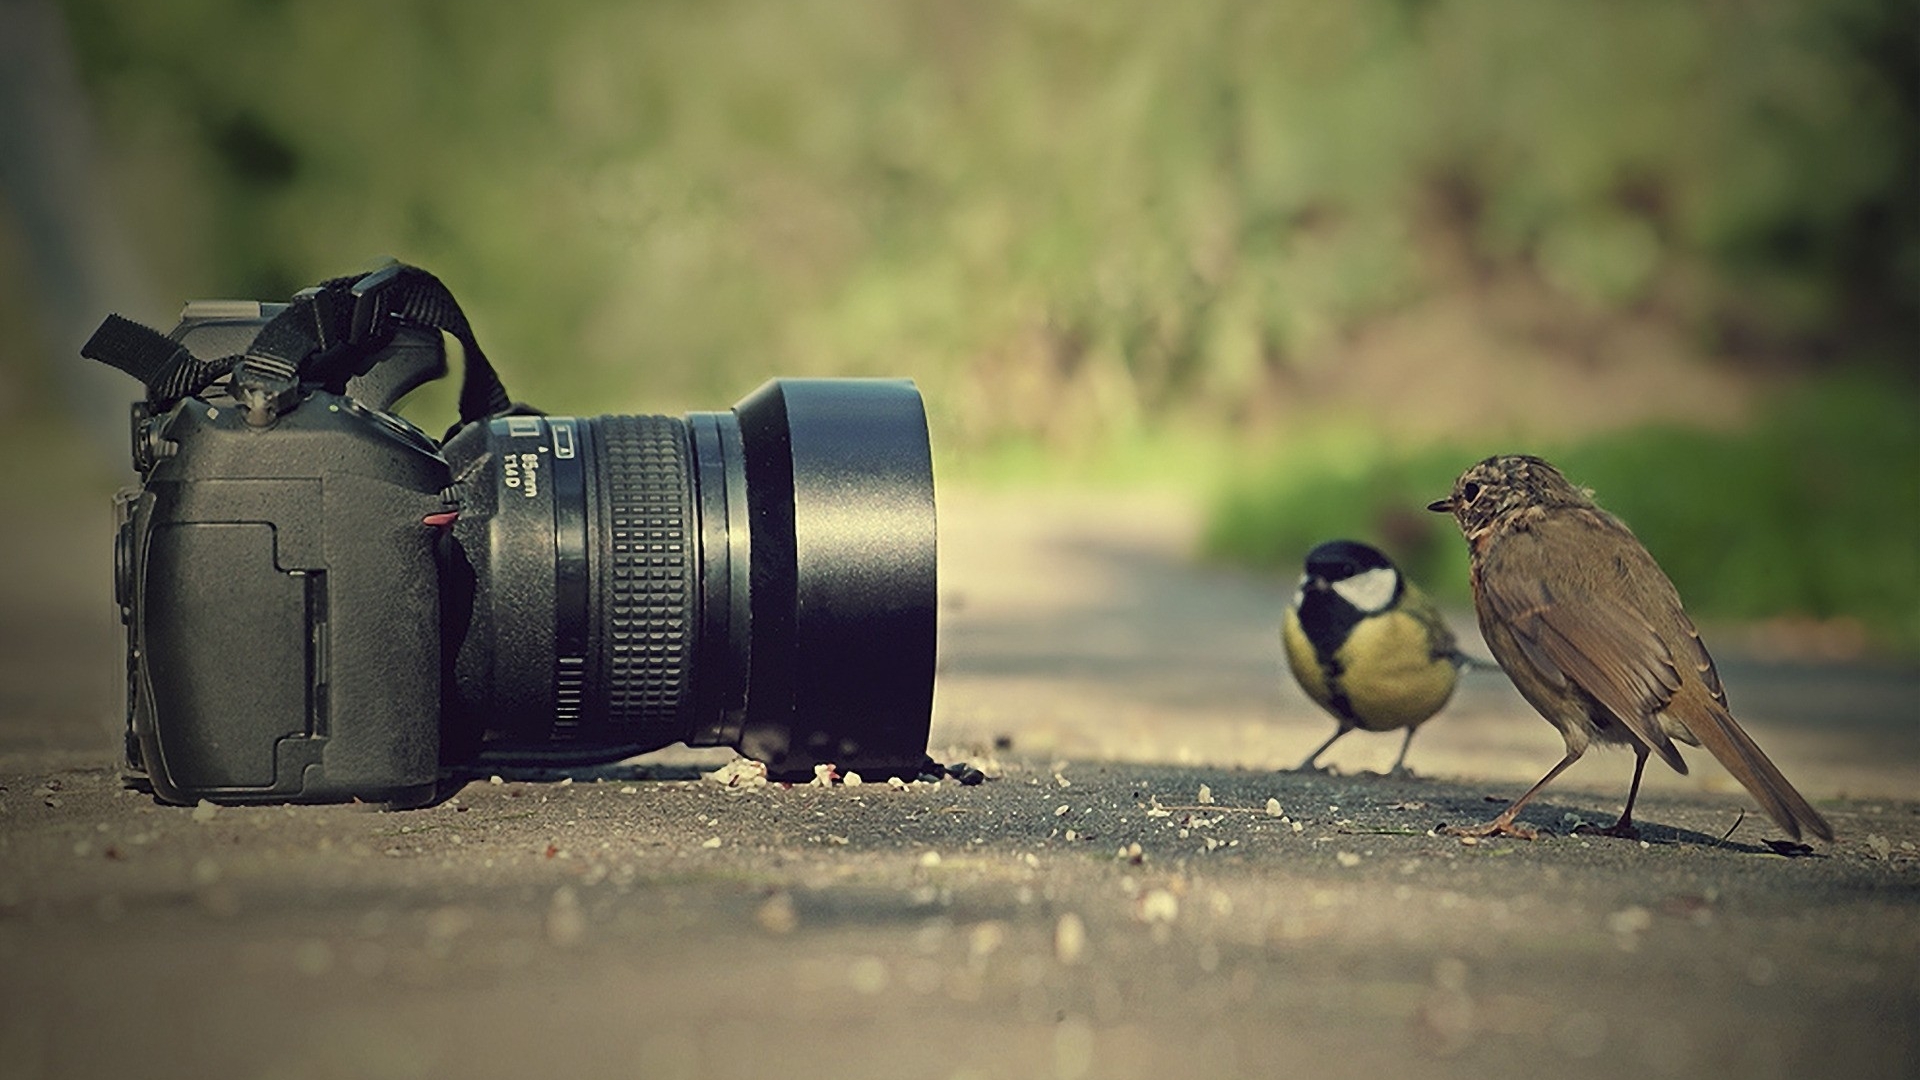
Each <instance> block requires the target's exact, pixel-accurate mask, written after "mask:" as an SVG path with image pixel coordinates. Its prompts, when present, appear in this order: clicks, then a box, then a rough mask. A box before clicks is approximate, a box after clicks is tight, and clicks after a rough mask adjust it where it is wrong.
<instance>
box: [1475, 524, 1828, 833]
mask: <svg viewBox="0 0 1920 1080" xmlns="http://www.w3.org/2000/svg"><path fill="white" fill-rule="evenodd" d="M1596 526H1597V527H1596ZM1561 530H1569V531H1574V530H1577V537H1578V539H1576V537H1575V536H1568V535H1562V534H1560V531H1561ZM1516 542H1518V543H1520V544H1522V545H1528V544H1531V545H1532V546H1533V550H1531V551H1528V550H1526V549H1525V548H1524V547H1522V548H1515V549H1514V550H1513V551H1512V552H1508V551H1507V550H1505V549H1507V548H1508V547H1509V546H1510V545H1513V544H1515V543H1516ZM1493 554H1496V555H1498V556H1500V557H1502V558H1513V557H1519V558H1520V560H1521V562H1522V564H1523V565H1530V566H1534V567H1536V568H1540V567H1554V570H1553V571H1549V572H1550V573H1552V576H1553V578H1554V580H1555V581H1556V582H1560V583H1562V584H1561V585H1560V586H1559V588H1560V592H1559V593H1557V594H1556V593H1554V592H1552V591H1550V590H1549V588H1548V587H1547V586H1546V585H1545V584H1544V583H1543V582H1542V581H1541V580H1540V577H1541V576H1542V575H1540V574H1539V573H1538V572H1536V573H1534V574H1520V573H1514V572H1507V573H1499V574H1492V573H1489V574H1485V575H1483V579H1482V586H1483V589H1485V590H1486V592H1487V599H1488V602H1489V603H1491V604H1492V605H1493V606H1494V609H1495V610H1496V611H1498V612H1500V613H1501V614H1502V615H1503V616H1504V617H1505V618H1506V619H1507V620H1508V624H1509V625H1510V626H1512V627H1513V629H1514V637H1515V638H1516V639H1517V640H1518V641H1519V642H1520V645H1521V648H1522V649H1523V650H1524V651H1525V652H1527V654H1528V657H1529V659H1535V658H1536V657H1537V658H1538V659H1537V660H1536V663H1537V662H1539V661H1540V660H1544V661H1545V662H1547V663H1550V664H1552V665H1553V670H1557V671H1558V672H1560V673H1562V675H1563V677H1565V678H1567V679H1570V680H1572V681H1573V682H1574V683H1576V684H1578V685H1579V686H1580V687H1581V688H1582V689H1583V690H1585V691H1586V692H1587V693H1588V694H1591V695H1592V696H1593V698H1594V699H1595V700H1597V701H1599V702H1600V703H1601V704H1602V705H1604V706H1606V707H1607V709H1609V710H1610V711H1612V712H1613V713H1614V715H1615V716H1617V717H1618V718H1619V719H1620V720H1621V722H1622V723H1624V724H1626V726H1627V727H1628V729H1629V730H1631V731H1632V732H1633V733H1634V734H1635V735H1637V736H1639V737H1640V738H1641V739H1642V740H1644V741H1645V742H1646V743H1647V745H1649V746H1651V747H1653V748H1654V749H1655V750H1656V751H1658V752H1659V754H1660V756H1661V758H1662V759H1663V760H1665V761H1666V762H1667V763H1668V764H1670V765H1672V766H1674V768H1675V769H1677V770H1679V771H1680V772H1683V773H1684V772H1686V771H1687V770H1686V767H1685V765H1684V763H1682V761H1681V759H1680V754H1679V751H1677V750H1675V749H1674V746H1673V743H1672V742H1671V741H1670V740H1669V739H1668V736H1667V732H1666V731H1665V730H1664V729H1663V728H1662V724H1661V721H1662V719H1663V717H1662V715H1661V714H1664V719H1666V720H1667V721H1669V722H1671V721H1678V722H1679V724H1680V725H1681V727H1683V728H1684V729H1685V731H1686V732H1687V733H1689V734H1691V735H1692V736H1693V738H1694V739H1695V740H1698V742H1699V743H1700V745H1702V746H1704V747H1706V749H1707V751H1708V752H1709V753H1711V754H1713V756H1714V757H1715V758H1716V759H1718V760H1719V762H1720V764H1721V765H1722V766H1724V767H1725V768H1726V770H1727V771H1728V772H1730V773H1732V774H1733V776H1734V778H1735V779H1737V780H1739V781H1740V783H1741V786H1743V787H1745V788H1746V789H1747V791H1748V792H1750V793H1751V794H1752V795H1753V797H1754V799H1755V800H1757V801H1758V802H1759V803H1760V805H1761V807H1762V808H1764V809H1765V810H1766V811H1767V814H1768V816H1770V817H1772V818H1773V820H1774V821H1775V822H1776V823H1778V824H1779V826H1780V827H1781V828H1782V829H1785V830H1786V831H1787V833H1788V834H1789V835H1791V836H1793V837H1794V838H1795V839H1798V838H1799V836H1800V830H1801V829H1802V828H1803V827H1804V828H1805V829H1806V830H1807V831H1809V832H1811V833H1813V834H1814V835H1815V836H1818V837H1820V838H1821V839H1823V840H1831V839H1833V827H1832V826H1831V825H1829V824H1828V823H1827V820H1826V818H1824V817H1822V816H1821V815H1820V813H1819V811H1817V810H1815V809H1814V808H1813V806H1812V805H1811V804H1809V803H1808V802H1807V800H1806V799H1805V797H1803V796H1802V795H1801V794H1800V792H1799V791H1797V790H1795V789H1794V786H1793V785H1792V784H1791V783H1789V782H1788V780H1787V778H1786V776H1785V775H1783V774H1782V773H1781V772H1780V769H1779V768H1778V767H1777V766H1775V765H1774V763H1773V762H1772V761H1771V760H1769V759H1768V758H1767V755H1766V754H1765V753H1763V752H1762V751H1761V749H1760V747H1759V745H1758V744H1756V743H1755V742H1754V741H1753V738H1752V736H1750V735H1748V734H1747V733H1746V731H1745V730H1744V729H1743V728H1741V727H1740V725H1739V723H1738V722H1736V721H1735V720H1734V718H1733V713H1732V712H1731V711H1729V710H1728V708H1727V695H1726V690H1725V688H1724V687H1723V686H1722V685H1721V682H1720V675H1719V672H1717V671H1716V670H1715V669H1714V665H1713V658H1712V657H1711V656H1709V655H1708V654H1707V649H1706V646H1705V645H1704V644H1703V643H1702V642H1701V640H1700V632H1699V630H1698V629H1697V628H1695V626H1694V625H1693V620H1692V619H1690V618H1688V617H1687V613H1686V611H1685V609H1683V608H1682V607H1681V605H1680V594H1679V592H1678V591H1677V590H1675V589H1674V587H1673V582H1672V581H1671V580H1670V579H1669V578H1668V577H1667V575H1666V574H1665V572H1663V571H1662V570H1661V569H1660V566H1659V564H1658V563H1656V562H1654V560H1653V556H1652V555H1649V554H1648V553H1647V550H1646V549H1645V548H1644V547H1641V546H1640V542H1639V540H1637V539H1635V538H1634V536H1633V534H1632V533H1631V532H1628V531H1627V528H1626V526H1624V525H1621V524H1620V523H1619V522H1618V521H1617V520H1615V519H1614V518H1612V517H1611V516H1609V515H1606V514H1604V513H1584V512H1579V511H1575V512H1573V513H1568V514H1565V515H1563V516H1560V517H1559V518H1558V519H1557V520H1548V521H1542V522H1538V523H1536V524H1535V526H1534V528H1533V529H1532V530H1529V531H1526V532H1517V533H1515V534H1513V535H1511V536H1509V537H1507V538H1506V540H1505V541H1504V542H1503V543H1502V544H1501V545H1499V546H1498V547H1497V548H1496V549H1495V552H1494V553H1493ZM1529 556H1531V557H1530V558H1529ZM1569 556H1571V557H1572V558H1575V559H1577V560H1578V561H1577V562H1572V561H1565V562H1563V563H1560V564H1556V562H1555V560H1556V559H1559V560H1569ZM1661 627H1665V628H1666V633H1665V634H1662V632H1661V629H1660V628H1661ZM1669 646H1671V647H1669ZM1676 653H1677V654H1678V655H1676ZM1680 665H1685V666H1686V667H1687V668H1690V669H1691V670H1692V672H1693V674H1694V675H1695V676H1696V677H1697V679H1698V683H1697V684H1696V686H1697V688H1696V689H1694V690H1693V691H1692V692H1688V691H1687V689H1686V685H1685V684H1686V679H1685V675H1684V673H1683V672H1682V670H1681V667H1680ZM1683 737H1684V736H1683Z"/></svg>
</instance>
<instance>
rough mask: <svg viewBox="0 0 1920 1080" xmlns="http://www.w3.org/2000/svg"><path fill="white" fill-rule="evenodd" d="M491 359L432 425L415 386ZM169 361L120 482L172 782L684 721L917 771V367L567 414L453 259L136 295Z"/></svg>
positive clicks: (221, 791)
mask: <svg viewBox="0 0 1920 1080" xmlns="http://www.w3.org/2000/svg"><path fill="white" fill-rule="evenodd" d="M447 337H451V338H452V339H454V340H455V341H458V342H459V344H460V347H461V352H462V353H463V354H464V357H463V358H464V374H463V379H464V382H463V386H462V390H461V395H460V422H459V423H457V424H456V425H454V427H453V428H452V429H451V430H450V431H449V432H448V435H447V437H446V439H445V441H444V442H440V443H436V442H435V441H434V440H433V439H431V438H429V437H428V436H427V435H425V434H424V433H422V432H421V431H420V430H419V429H418V428H416V427H414V426H413V425H412V424H409V423H408V422H407V421H405V420H403V419H401V418H400V417H398V416H396V415H395V414H393V413H392V412H391V411H390V408H391V406H392V405H393V403H394V402H395V401H397V400H398V399H399V398H400V397H401V396H402V395H403V394H405V393H406V392H408V391H409V390H412V389H414V388H415V387H417V386H419V385H421V384H423V383H425V382H428V381H430V380H432V379H435V378H438V377H440V376H442V375H444V374H446V372H447V361H446V356H445V352H446V350H445V349H444V348H443V342H444V341H445V340H446V338H447ZM82 352H83V354H84V355H86V356H88V357H90V358H93V359H97V360H101V361H104V362H106V363H108V364H111V365H113V366H115V367H118V368H120V369H122V370H124V371H127V372H129V373H130V374H132V375H134V376H135V377H136V378H138V379H140V381H141V382H142V383H144V384H145V385H146V386H147V390H148V393H147V398H146V400H145V401H143V402H139V403H137V404H135V405H134V407H133V458H134V466H135V468H136V469H137V470H138V471H139V473H140V484H139V486H138V487H136V488H133V489H129V490H127V491H124V492H122V493H121V495H120V496H119V498H118V499H117V502H116V505H117V508H118V518H119V534H118V537H117V542H116V545H115V564H116V565H115V568H114V581H115V588H116V593H117V596H118V600H119V604H120V610H121V616H122V619H123V621H124V622H125V623H126V625H127V680H128V686H127V699H128V715H127V758H128V764H129V766H130V767H131V768H133V769H134V770H136V771H138V772H144V773H145V774H146V776H147V777H148V779H149V780H150V782H151V784H152V788H153V791H154V793H155V794H156V795H158V796H159V797H160V798H161V799H163V800H166V801H168V802H177V803H191V802H194V801H196V800H199V799H210V800H213V801H215V802H235V803H247V802H330V801H342V800H349V799H358V800H362V801H367V802H380V803H387V804H391V805H395V806H413V805H420V804H424V803H427V802H430V801H432V800H433V799H434V798H435V797H436V796H437V795H438V794H440V793H441V792H444V791H447V790H450V789H451V788H452V787H454V786H457V785H458V784H459V783H461V782H464V781H465V780H466V779H468V778H469V777H471V776H473V775H476V774H478V773H484V772H486V771H493V770H498V769H500V768H503V767H514V766H524V767H568V766H580V765H590V764H594V763H601V762H609V761H616V760H619V759H621V758H624V757H628V756H631V755H634V754H637V753H641V752H644V751H648V750H653V749H657V748H660V747H662V746H666V745H668V744H671V743H674V742H680V741H684V742H686V743H689V744H692V745H695V746H733V747H736V748H738V749H739V750H740V751H742V752H743V753H745V754H747V755H748V756H750V757H753V758H756V759H758V760H760V761H763V762H765V763H766V764H767V766H768V768H769V772H770V774H772V775H774V776H776V777H783V776H806V777H810V776H811V775H812V773H813V769H814V766H815V765H816V764H820V763H826V762H832V763H835V764H837V765H839V766H840V767H841V768H842V769H857V770H860V771H863V772H867V773H869V774H889V773H894V774H905V775H909V776H910V775H913V774H914V773H915V772H916V771H917V770H918V769H919V768H920V767H921V766H922V765H923V764H924V763H925V761H926V742H927V729H928V722H929V714H930V711H931V707H932V696H933V670H934V641H935V613H934V612H935V595H934V593H935V537H934V507H933V473H932V461H931V455H930V452H929V447H928V441H927V424H926V414H925V411H924V409H923V407H922V403H921V400H920V395H919V392H918V391H917V390H916V389H915V388H914V386H913V384H912V383H911V382H908V381H905V380H882V379H776V380H774V381H771V382H769V383H767V384H766V385H765V386H763V387H761V388H760V389H759V390H758V391H755V392H754V393H753V394H752V395H750V396H749V397H747V398H746V399H745V400H743V401H742V402H740V404H738V405H736V406H735V407H734V408H733V409H732V410H731V411H729V412H710V413H692V414H690V415H688V416H687V417H686V418H684V419H680V418H675V417H668V416H601V417H595V418H573V417H556V416H543V415H540V414H538V413H537V412H535V411H534V410H531V409H528V408H526V407H524V406H516V405H514V404H512V403H511V401H510V400H509V398H508V396H507V394H506V391H505V390H504V389H503V388H502V386H501V384H500V380H499V379H498V377H497V376H496V375H495V374H494V371H493V369H492V367H491V366H490V365H489V364H488V362H487V360H486V358H485V356H484V355H483V354H482V353H481V351H480V348H479V346H478V344H477V342H475V341H474V338H473V334H472V331H471V328H470V327H469V325H468V323H467V320H466V318H465V317H464V316H463V315H462V314H461V313H460V309H459V306H458V305H457V304H456V303H454V301H453V298H452V296H451V295H449V294H448V292H447V290H446V288H445V287H444V286H443V285H442V284H441V283H440V282H439V280H438V279H436V278H434V277H433V276H432V275H431V274H428V273H426V272H425V271H422V270H419V269H417V268H414V267H408V266H400V265H392V266H388V267H386V268H384V269H382V270H378V271H375V272H373V273H371V274H367V275H364V276H361V277H355V278H341V279H337V280H334V281H329V282H326V283H324V284H322V285H320V286H317V287H315V288H313V289H308V290H306V291H304V292H302V293H300V294H299V295H297V296H295V297H294V298H293V299H292V301H291V302H290V303H288V304H262V303H256V302H252V301H244V302H232V301H220V302H214V303H194V304H189V305H188V306H187V308H186V311H185V313H184V315H183V316H182V319H181V322H180V324H179V325H178V326H177V327H175V328H174V330H173V331H172V333H171V334H167V335H162V334H160V333H158V332H156V331H153V330H149V329H147V328H146V327H143V326H140V325H138V324H135V323H132V322H129V321H127V320H125V319H121V318H120V317H118V316H112V317H109V318H108V319H107V321H106V322H105V323H104V324H102V326H101V327H100V329H99V330H98V331H97V332H96V333H95V334H94V336H93V338H92V339H91V340H90V341H89V342H88V343H87V346H86V348H85V349H83V350H82Z"/></svg>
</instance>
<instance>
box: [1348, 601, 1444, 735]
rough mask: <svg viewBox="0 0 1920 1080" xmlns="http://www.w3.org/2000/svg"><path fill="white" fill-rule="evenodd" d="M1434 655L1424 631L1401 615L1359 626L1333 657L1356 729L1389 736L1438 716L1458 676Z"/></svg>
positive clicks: (1364, 621) (1383, 615)
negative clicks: (1341, 671) (1357, 724)
mask: <svg viewBox="0 0 1920 1080" xmlns="http://www.w3.org/2000/svg"><path fill="white" fill-rule="evenodd" d="M1436 651H1437V650H1436V649H1435V648H1434V640H1433V637H1432V632H1431V631H1430V630H1429V629H1428V627H1427V625H1426V624H1425V623H1423V622H1421V621H1420V620H1419V619H1417V618H1415V617H1414V616H1412V615H1411V614H1409V613H1408V612H1406V611H1405V610H1400V609H1396V610H1393V611H1386V612H1382V613H1380V614H1378V615H1374V616H1372V617H1370V618H1366V619H1362V620H1360V622H1359V623H1358V624H1356V625H1355V626H1354V628H1353V631H1352V633H1350V634H1348V635H1347V640H1346V641H1345V642H1344V643H1343V644H1342V645H1341V646H1340V651H1339V653H1338V654H1337V656H1338V658H1339V660H1340V664H1341V667H1342V669H1343V671H1344V674H1343V676H1342V678H1341V680H1340V683H1341V687H1342V689H1344V690H1345V691H1346V694H1347V700H1348V701H1349V702H1350V703H1351V704H1352V706H1353V713H1354V717H1355V719H1357V720H1358V721H1359V722H1360V726H1361V727H1363V728H1366V729H1368V730H1369V731H1391V730H1393V729H1395V728H1403V727H1407V726H1409V725H1412V724H1418V723H1420V722H1421V721H1423V720H1425V719H1426V718H1428V717H1429V716H1432V715H1433V714H1434V713H1436V712H1439V711H1440V707H1441V706H1442V705H1445V704H1446V703H1447V699H1448V698H1450V697H1452V696H1453V686H1454V681H1455V679H1456V677H1457V676H1458V671H1457V669H1456V668H1455V667H1454V663H1453V660H1452V659H1451V658H1450V657H1447V656H1439V657H1435V656H1434V653H1435V652H1436Z"/></svg>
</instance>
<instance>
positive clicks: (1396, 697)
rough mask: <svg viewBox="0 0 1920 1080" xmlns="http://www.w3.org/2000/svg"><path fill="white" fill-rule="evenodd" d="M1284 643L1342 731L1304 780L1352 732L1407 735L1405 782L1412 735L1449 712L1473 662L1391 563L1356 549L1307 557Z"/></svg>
mask: <svg viewBox="0 0 1920 1080" xmlns="http://www.w3.org/2000/svg"><path fill="white" fill-rule="evenodd" d="M1281 637H1282V639H1283V640H1284V641H1285V643H1286V651H1287V664H1288V666H1289V667H1291V668H1292V669H1293V677H1294V678H1295V679H1296V680H1298V681H1299V683H1300V688H1301V689H1302V690H1305V691H1306V692H1307V696H1308V697H1311V698H1312V699H1313V700H1314V701H1317V702H1319V703H1320V706H1321V707H1322V708H1324V709H1326V710H1327V711H1328V712H1330V713H1332V714H1333V718H1334V719H1335V720H1337V721H1339V724H1340V726H1339V727H1338V728H1337V729H1336V730H1335V731H1334V733H1333V734H1332V735H1331V736H1329V737H1328V739H1327V741H1326V742H1323V743H1321V744H1320V745H1319V747H1317V748H1316V749H1315V750H1314V751H1313V753H1311V754H1308V755H1307V759H1306V760H1305V761H1303V762H1301V763H1300V765H1299V767H1298V770H1297V771H1300V772H1306V771H1310V770H1312V769H1313V768H1314V762H1315V761H1316V760H1317V759H1318V758H1319V757H1320V755H1321V754H1323V753H1325V752H1326V750H1327V747H1329V746H1332V745H1333V744H1334V741H1335V740H1337V739H1339V738H1340V736H1342V735H1345V734H1346V733H1347V732H1349V731H1352V730H1353V729H1355V728H1362V729H1364V730H1367V731H1395V730H1398V729H1402V728H1404V729H1406V733H1407V735H1406V738H1405V739H1404V740H1402V741H1401V743H1400V755H1399V756H1398V757H1396V758H1394V760H1393V769H1392V772H1393V773H1395V774H1398V773H1400V772H1401V771H1402V768H1403V766H1404V765H1405V764H1406V760H1407V747H1408V745H1409V744H1411V743H1412V742H1413V732H1414V729H1416V728H1418V727H1419V726H1420V725H1421V724H1422V723H1425V722H1426V721H1427V720H1428V719H1429V718H1430V717H1432V716H1433V714H1435V713H1437V712H1439V711H1440V708H1441V706H1443V705H1445V704H1446V703H1447V699H1448V698H1450V697H1452V696H1453V687H1454V682H1455V679H1456V678H1457V676H1458V673H1459V669H1460V668H1462V667H1465V666H1468V665H1469V664H1470V663H1471V661H1470V660H1469V659H1468V658H1467V657H1466V656H1465V655H1464V654H1462V653H1461V652H1460V649H1459V647H1458V644H1457V643H1456V641H1455V640H1454V636H1453V632H1452V631H1451V630H1449V629H1447V624H1446V622H1445V620H1444V619H1442V618H1441V616H1440V612H1439V610H1438V609H1437V608H1435V607H1434V605H1433V601H1432V600H1430V599H1428V598H1427V595H1426V594H1425V593H1423V592H1421V591H1420V589H1419V588H1418V587H1417V586H1415V585H1414V584H1413V583H1412V582H1410V581H1408V580H1407V579H1406V578H1405V577H1404V576H1403V575H1402V574H1401V573H1400V571H1399V570H1398V569H1396V568H1395V567H1394V565H1393V562H1392V561H1391V560H1389V559H1388V558H1387V557H1386V556H1385V555H1382V554H1381V553H1380V552H1379V551H1378V550H1377V549H1375V548H1373V547H1370V546H1368V545H1366V544H1362V543H1360V542H1358V541H1354V540H1329V541H1328V542H1326V543H1324V544H1321V545H1320V546H1319V547H1316V548H1314V549H1313V550H1312V551H1311V552H1308V553H1307V563H1306V573H1305V574H1303V575H1302V576H1301V578H1300V587H1299V588H1298V589H1297V590H1295V592H1294V594H1293V603H1292V604H1291V605H1290V606H1289V607H1288V608H1287V615H1286V624H1285V626H1284V628H1283V629H1282V631H1281Z"/></svg>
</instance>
